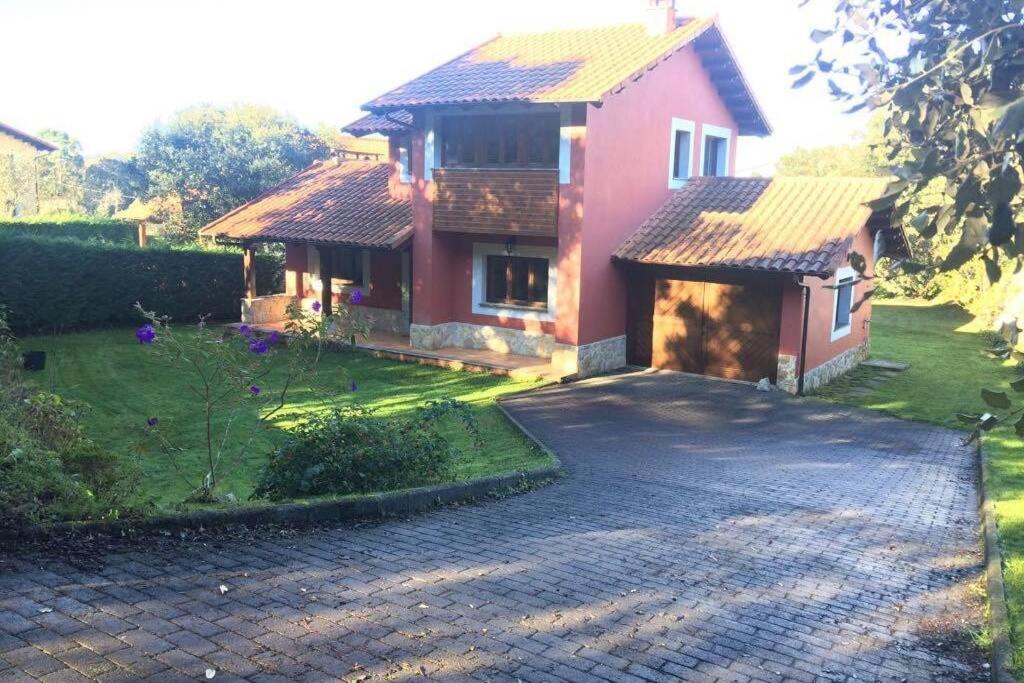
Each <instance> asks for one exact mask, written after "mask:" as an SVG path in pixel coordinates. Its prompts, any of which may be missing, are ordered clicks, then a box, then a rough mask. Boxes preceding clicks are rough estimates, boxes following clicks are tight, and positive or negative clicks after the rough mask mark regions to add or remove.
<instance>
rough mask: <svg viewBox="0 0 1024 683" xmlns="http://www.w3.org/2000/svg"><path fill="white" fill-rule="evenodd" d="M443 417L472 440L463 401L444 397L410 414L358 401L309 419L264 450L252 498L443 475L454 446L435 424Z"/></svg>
mask: <svg viewBox="0 0 1024 683" xmlns="http://www.w3.org/2000/svg"><path fill="white" fill-rule="evenodd" d="M448 415H452V416H455V417H456V418H458V419H459V420H461V421H462V422H463V424H465V425H466V427H467V429H469V430H470V431H471V432H472V433H473V434H474V435H475V436H476V437H477V438H478V435H477V434H476V425H475V423H474V422H473V420H472V416H471V414H470V412H469V408H468V406H467V405H466V404H464V403H461V402H458V401H452V400H447V401H442V402H438V403H432V404H430V405H428V406H427V407H426V408H424V409H423V410H421V411H420V412H419V414H417V415H416V416H415V417H413V418H412V419H395V418H392V419H385V418H381V417H377V416H375V415H374V414H373V413H372V412H371V411H370V410H368V409H366V408H363V407H346V408H342V409H335V410H334V411H332V412H330V413H328V414H326V415H320V416H316V417H313V418H311V419H309V420H308V421H307V422H305V423H304V424H302V425H301V426H300V427H299V428H298V429H296V430H295V432H294V434H293V435H292V436H291V438H289V439H288V440H287V441H286V442H285V443H284V444H282V445H281V447H280V448H278V449H277V451H275V452H274V453H273V455H271V456H270V462H269V463H268V464H267V465H266V467H265V468H264V469H263V472H262V473H261V475H260V478H259V481H258V482H257V484H256V489H255V491H254V493H253V498H269V499H270V500H283V499H286V498H297V497H303V496H316V495H323V494H342V495H344V494H352V493H371V492H375V491H393V490H396V489H403V488H410V487H414V486H424V485H427V484H435V483H438V482H442V481H449V480H451V479H452V477H453V476H454V474H453V463H454V461H455V457H456V455H457V449H456V448H455V447H454V446H452V444H451V443H450V442H449V441H448V439H446V438H445V437H444V436H443V435H442V434H441V433H440V432H439V431H438V430H437V426H438V424H439V422H440V421H441V420H442V418H444V417H445V416H448Z"/></svg>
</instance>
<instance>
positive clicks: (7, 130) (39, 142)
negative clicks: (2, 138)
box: [0, 123, 57, 152]
mask: <svg viewBox="0 0 1024 683" xmlns="http://www.w3.org/2000/svg"><path fill="white" fill-rule="evenodd" d="M0 133H4V134H5V135H9V136H10V137H12V138H16V139H18V140H21V141H22V142H24V143H25V144H28V145H32V146H33V147H35V148H36V149H37V150H39V151H40V152H52V151H54V150H56V149H57V145H54V144H52V143H49V142H47V141H46V140H43V139H42V138H37V137H36V136H35V135H29V134H28V133H26V132H25V131H21V130H18V129H17V128H15V127H14V126H8V125H7V124H6V123H0Z"/></svg>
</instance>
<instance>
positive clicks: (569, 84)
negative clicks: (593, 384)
mask: <svg viewBox="0 0 1024 683" xmlns="http://www.w3.org/2000/svg"><path fill="white" fill-rule="evenodd" d="M364 109H366V110H367V111H368V114H367V115H366V116H365V117H363V118H362V119H360V120H358V121H356V122H354V123H352V124H350V125H348V126H346V127H345V131H346V132H348V133H351V134H354V135H358V136H362V135H368V134H378V135H383V136H386V137H387V138H388V140H389V148H390V153H389V159H388V160H387V162H385V163H372V162H342V163H336V162H321V163H319V164H316V165H314V166H313V167H311V168H309V169H306V170H305V171H303V172H302V173H299V174H298V175H297V176H295V177H294V178H292V179H290V180H289V181H287V182H285V183H284V184H283V185H282V186H280V187H278V188H275V189H273V190H271V191H270V192H268V193H267V194H266V195H264V196H263V197H261V198H258V199H257V200H255V201H254V202H252V203H250V204H248V205H246V206H243V207H241V208H240V209H238V210H237V211H235V212H232V213H231V214H228V216H226V217H224V218H222V219H220V220H218V221H215V222H214V223H212V224H211V225H209V226H207V227H206V228H204V230H203V234H205V235H208V236H212V237H216V238H218V239H221V240H227V241H236V242H242V243H243V244H245V245H246V246H247V247H250V251H249V252H247V253H251V247H252V245H253V244H255V243H256V242H259V241H278V242H284V243H285V244H286V245H287V272H288V285H287V291H286V293H285V294H284V295H277V298H275V297H273V296H272V297H256V296H255V292H254V291H252V290H250V294H252V295H253V296H251V297H250V299H249V300H248V301H246V302H244V306H245V307H246V317H247V319H248V320H253V321H264V320H270V319H272V318H273V317H274V316H275V315H279V314H280V310H282V304H281V301H282V300H283V301H290V300H293V299H294V297H297V296H299V297H307V300H310V299H309V298H311V297H316V298H318V299H319V300H321V301H322V302H323V305H324V307H325V308H328V309H329V308H330V306H331V305H332V303H334V302H336V301H341V300H344V299H345V297H346V296H347V295H348V293H349V292H351V291H353V290H354V289H355V288H360V289H361V290H362V291H363V293H364V295H365V298H364V301H363V303H362V304H361V305H362V306H365V307H367V308H368V309H369V310H370V311H372V312H373V314H374V319H375V320H377V321H378V323H377V324H378V325H379V326H381V327H382V328H384V329H386V330H388V331H390V332H393V333H399V334H403V335H406V334H407V335H408V340H407V342H408V345H409V346H410V347H412V348H415V349H420V350H425V351H431V352H434V353H439V354H443V353H445V352H455V351H456V350H458V349H486V350H491V351H498V352H501V353H507V354H513V355H516V356H533V357H538V358H542V359H545V360H547V359H549V360H550V365H551V368H552V369H553V371H554V372H555V374H559V375H578V376H589V375H594V374H598V373H603V372H607V371H611V370H614V369H617V368H621V367H623V366H625V365H627V364H636V365H642V366H650V367H656V368H667V369H674V370H681V371H685V372H693V373H700V374H708V375H714V376H719V377H725V378H730V379H738V380H747V381H758V380H760V379H763V378H768V379H769V380H770V381H772V382H775V383H777V384H778V385H779V386H781V387H783V388H785V389H786V390H789V391H797V390H799V389H801V388H807V387H813V386H817V385H819V384H821V383H824V382H826V381H828V380H829V379H830V378H832V377H834V376H835V375H836V374H839V373H841V372H844V371H845V370H847V369H849V368H851V367H853V366H854V365H855V364H856V363H857V362H858V361H859V360H861V359H863V358H864V357H865V356H866V355H867V353H868V346H869V322H870V314H871V313H870V311H871V306H870V302H861V299H863V298H864V296H863V295H864V292H865V289H866V287H867V286H868V285H867V284H866V280H865V279H864V277H862V276H863V275H867V276H870V274H871V272H872V269H873V267H874V260H875V258H877V257H878V256H879V255H880V253H881V251H880V250H881V248H882V247H884V246H885V245H889V246H890V248H894V249H905V248H906V247H905V244H906V242H905V239H904V238H903V235H902V233H901V232H900V231H899V230H893V229H892V228H890V226H889V221H888V219H887V218H886V216H885V215H881V214H877V213H875V212H873V211H872V210H871V209H870V208H868V206H867V205H866V202H868V201H871V200H873V199H877V198H879V197H880V196H881V195H883V194H884V191H885V185H886V183H885V181H879V180H857V179H831V180H830V179H774V180H773V179H739V178H734V177H732V176H733V175H734V170H735V158H736V148H737V145H738V144H739V138H740V137H742V136H765V135H768V134H769V133H770V132H771V128H770V126H769V124H768V122H767V120H766V118H765V115H764V113H763V111H762V110H761V108H760V107H759V105H758V103H757V100H756V99H755V97H754V94H753V93H752V91H751V89H750V87H749V85H748V84H747V82H746V80H745V79H744V77H743V74H742V72H741V70H740V67H739V65H738V64H737V62H736V59H735V56H734V55H733V53H732V51H731V49H730V47H729V45H728V43H727V41H726V39H725V37H724V36H723V34H722V31H721V29H720V28H719V26H718V23H717V21H716V19H714V18H691V17H682V16H679V15H677V12H676V8H675V4H674V2H671V1H667V0H650V2H649V7H648V8H647V9H646V12H645V13H644V15H643V16H641V17H639V18H638V21H637V22H636V23H634V24H624V25H618V26H611V27H603V28H587V29H574V30H566V31H554V32H547V33H539V34H528V35H509V36H498V37H496V38H494V39H492V40H490V41H488V42H486V43H484V44H482V45H479V46H477V47H475V48H473V49H472V50H469V51H468V52H466V53H464V54H462V55H459V56H457V57H456V58H454V59H453V60H451V61H449V62H447V63H445V64H443V65H441V66H439V67H437V68H436V69H433V70H432V71H429V72H427V73H426V74H424V75H422V76H420V77H418V78H416V79H414V80H412V81H410V82H408V83H406V84H404V85H402V86H400V87H398V88H395V89H394V90H391V91H389V92H387V93H385V94H383V95H381V96H380V97H377V98H376V99H374V100H371V101H370V102H368V103H367V104H366V105H364ZM851 254H856V255H860V256H861V257H862V258H863V259H864V262H865V263H864V267H863V268H862V270H863V273H861V272H858V271H857V270H855V269H854V267H853V265H854V264H852V263H851ZM853 258H854V261H857V256H854V257H853ZM249 277H250V278H251V269H250V271H249ZM250 282H251V280H250ZM323 282H330V283H331V286H330V287H329V288H328V287H325V286H323V285H321V283H323ZM282 297H283V299H282Z"/></svg>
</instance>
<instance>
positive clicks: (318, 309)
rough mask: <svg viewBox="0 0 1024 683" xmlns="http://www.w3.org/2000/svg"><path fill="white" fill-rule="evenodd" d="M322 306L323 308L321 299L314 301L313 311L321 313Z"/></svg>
mask: <svg viewBox="0 0 1024 683" xmlns="http://www.w3.org/2000/svg"><path fill="white" fill-rule="evenodd" d="M321 308H322V306H321V305H320V302H319V301H314V302H313V312H314V313H319V312H320V309H321Z"/></svg>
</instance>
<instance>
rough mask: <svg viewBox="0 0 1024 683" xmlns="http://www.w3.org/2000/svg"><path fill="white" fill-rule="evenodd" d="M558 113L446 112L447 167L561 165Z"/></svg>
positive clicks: (444, 154)
mask: <svg viewBox="0 0 1024 683" xmlns="http://www.w3.org/2000/svg"><path fill="white" fill-rule="evenodd" d="M559 126H560V122H559V115H558V114H521V115H508V114H496V115H491V114H485V115H479V116H474V115H466V116H446V117H445V118H444V119H443V120H442V122H441V140H442V143H443V144H442V149H441V165H442V166H443V167H445V168H460V167H461V168H500V167H508V166H511V167H535V168H558V145H559Z"/></svg>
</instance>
